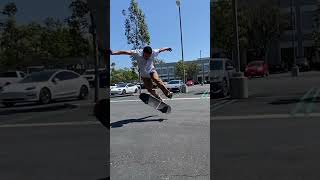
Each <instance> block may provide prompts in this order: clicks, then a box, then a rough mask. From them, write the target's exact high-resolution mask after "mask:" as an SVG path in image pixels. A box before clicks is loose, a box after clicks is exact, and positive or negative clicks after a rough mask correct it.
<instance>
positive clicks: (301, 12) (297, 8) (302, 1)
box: [278, 0, 320, 61]
mask: <svg viewBox="0 0 320 180" xmlns="http://www.w3.org/2000/svg"><path fill="white" fill-rule="evenodd" d="M292 2H293V8H292V10H293V14H294V15H295V23H294V24H296V26H293V27H291V28H289V29H287V30H286V31H285V32H284V33H283V34H282V36H281V37H280V42H279V47H278V48H279V52H278V56H279V58H280V61H286V60H287V59H293V54H294V52H293V48H292V47H293V33H294V34H295V36H294V39H295V41H294V47H295V54H296V57H306V58H307V59H308V60H309V61H311V60H313V59H314V58H315V53H316V49H315V48H314V40H313V38H312V33H313V32H314V30H315V27H314V23H315V21H314V18H315V16H316V13H317V10H318V4H319V3H320V1H318V0H293V1H292ZM279 7H280V9H281V12H282V14H284V15H285V16H286V17H290V16H291V0H279ZM295 27H296V28H295Z"/></svg>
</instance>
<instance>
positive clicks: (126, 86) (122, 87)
mask: <svg viewBox="0 0 320 180" xmlns="http://www.w3.org/2000/svg"><path fill="white" fill-rule="evenodd" d="M138 90H139V87H138V86H136V85H134V84H132V83H122V84H117V86H116V87H114V88H112V89H111V90H110V91H111V94H112V95H114V94H121V95H125V94H133V93H137V92H138Z"/></svg>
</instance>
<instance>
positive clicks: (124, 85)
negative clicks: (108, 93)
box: [117, 84, 127, 87]
mask: <svg viewBox="0 0 320 180" xmlns="http://www.w3.org/2000/svg"><path fill="white" fill-rule="evenodd" d="M126 85H127V84H117V87H126Z"/></svg>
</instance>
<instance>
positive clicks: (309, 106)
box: [306, 89, 320, 114]
mask: <svg viewBox="0 0 320 180" xmlns="http://www.w3.org/2000/svg"><path fill="white" fill-rule="evenodd" d="M319 94H320V89H317V92H316V93H315V94H314V95H313V97H312V100H311V103H310V104H309V105H308V107H307V110H306V113H307V114H310V113H312V111H313V109H314V101H315V100H316V99H317V98H318V96H319Z"/></svg>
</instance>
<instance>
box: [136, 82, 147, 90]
mask: <svg viewBox="0 0 320 180" xmlns="http://www.w3.org/2000/svg"><path fill="white" fill-rule="evenodd" d="M137 86H140V88H141V89H145V87H144V84H143V83H137Z"/></svg>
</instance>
